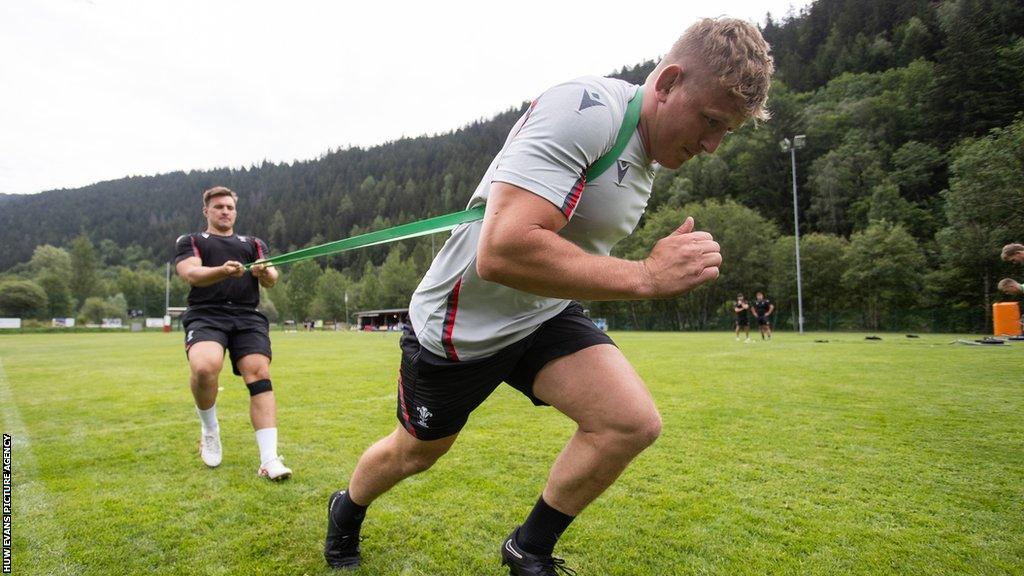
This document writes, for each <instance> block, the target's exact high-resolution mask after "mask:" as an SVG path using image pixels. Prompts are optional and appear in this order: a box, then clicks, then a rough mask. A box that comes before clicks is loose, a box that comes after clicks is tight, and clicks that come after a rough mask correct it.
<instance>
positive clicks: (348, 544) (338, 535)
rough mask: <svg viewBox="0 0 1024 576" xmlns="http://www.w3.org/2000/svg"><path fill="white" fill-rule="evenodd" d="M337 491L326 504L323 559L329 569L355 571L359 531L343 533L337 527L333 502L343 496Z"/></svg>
mask: <svg viewBox="0 0 1024 576" xmlns="http://www.w3.org/2000/svg"><path fill="white" fill-rule="evenodd" d="M344 493H345V491H344V490H338V491H337V492H335V493H334V494H331V499H330V500H329V501H328V502H327V539H326V540H325V541H324V559H325V560H327V565H328V566H330V567H331V568H343V569H350V570H351V569H355V568H358V567H359V530H356V531H354V532H353V531H348V532H346V531H343V530H342V529H341V528H339V527H338V519H337V518H336V515H337V513H338V511H337V510H335V509H334V504H335V502H337V501H338V498H340V497H341V495H342V494H344Z"/></svg>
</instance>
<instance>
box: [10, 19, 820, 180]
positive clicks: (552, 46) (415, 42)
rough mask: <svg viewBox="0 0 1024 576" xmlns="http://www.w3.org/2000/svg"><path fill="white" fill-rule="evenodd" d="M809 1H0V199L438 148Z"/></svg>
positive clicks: (759, 22) (761, 21) (760, 22)
mask: <svg viewBox="0 0 1024 576" xmlns="http://www.w3.org/2000/svg"><path fill="white" fill-rule="evenodd" d="M809 4H810V2H809V1H805V0H719V1H717V2H714V3H705V2H680V1H678V0H676V1H662V0H652V1H648V2H645V3H642V4H641V3H628V6H627V3H625V2H619V3H611V2H603V1H597V0H595V1H591V2H556V1H553V0H547V1H538V0H517V1H515V2H502V3H498V2H486V1H479V0H478V1H475V2H462V1H459V2H444V1H442V0H438V1H436V2H423V1H419V2H405V1H400V2H396V1H383V0H378V1H376V2H372V1H371V2H354V3H348V2H338V1H306V0H293V1H287V2H282V1H274V2H270V1H263V0H252V1H245V2H241V1H238V2H236V1H223V0H206V1H192V0H177V1H173V2H171V1H164V0H153V1H138V0H32V1H29V2H22V1H16V0H12V1H7V2H0V193H7V194H29V193H35V192H41V191H45V190H51V189H56V188H77V187H80V186H86V185H88V184H92V183H95V182H99V181H103V180H113V179H117V178H122V177H125V176H132V175H135V176H143V175H151V174H159V173H165V172H171V171H175V170H185V171H188V170H206V169H211V168H219V167H230V168H241V167H244V166H251V165H254V164H259V163H261V162H262V161H263V160H269V161H271V162H293V161H295V160H309V159H314V158H317V157H319V156H321V155H323V154H324V153H326V152H328V151H330V150H336V149H339V148H345V147H348V146H362V147H369V146H374V145H377V144H383V143H386V142H389V141H393V140H396V139H398V138H402V137H403V136H408V137H415V136H420V135H424V134H438V133H444V132H448V131H451V130H455V129H458V128H460V127H462V126H465V125H467V124H469V123H471V122H473V121H475V120H480V119H487V118H490V117H492V116H494V115H495V114H497V113H499V112H501V111H504V110H507V109H508V108H510V107H513V106H518V105H519V104H520V103H522V102H524V101H528V100H532V99H533V98H535V97H536V96H537V95H539V94H540V93H541V92H543V91H544V90H545V89H546V88H548V87H549V86H552V85H554V84H557V83H559V82H563V81H565V80H569V79H572V78H575V77H578V76H584V75H590V74H592V75H605V74H608V73H610V72H613V71H615V70H619V69H621V68H622V67H623V66H630V65H634V64H638V63H640V62H643V61H644V60H649V59H657V58H658V57H659V56H660V55H662V54H664V53H665V52H666V51H667V50H668V48H669V46H671V44H672V42H674V41H675V39H676V38H677V37H678V36H679V35H680V34H681V33H682V31H683V30H684V29H685V28H686V27H687V26H688V25H689V24H691V23H693V22H694V21H695V20H696V19H697V18H700V17H705V16H720V15H728V16H733V17H738V18H743V19H746V20H749V21H752V22H755V23H758V24H763V23H764V19H765V15H766V13H768V12H771V14H772V17H773V18H774V19H775V20H780V19H781V18H783V17H785V16H786V15H788V14H795V13H798V12H799V11H800V10H801V9H802V8H805V7H806V6H807V5H809ZM641 5H642V6H643V7H644V8H643V10H641V9H639V8H638V7H639V6H641Z"/></svg>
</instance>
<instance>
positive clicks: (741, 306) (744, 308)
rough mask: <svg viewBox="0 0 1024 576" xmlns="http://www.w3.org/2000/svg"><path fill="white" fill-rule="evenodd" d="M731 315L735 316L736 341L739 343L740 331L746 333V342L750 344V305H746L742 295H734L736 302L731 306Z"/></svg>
mask: <svg viewBox="0 0 1024 576" xmlns="http://www.w3.org/2000/svg"><path fill="white" fill-rule="evenodd" d="M732 311H733V314H736V341H737V342H739V341H740V329H741V328H742V329H743V331H744V332H745V333H746V338H747V339H746V340H744V342H750V304H748V303H747V300H746V298H744V297H743V294H737V295H736V302H734V303H733V306H732Z"/></svg>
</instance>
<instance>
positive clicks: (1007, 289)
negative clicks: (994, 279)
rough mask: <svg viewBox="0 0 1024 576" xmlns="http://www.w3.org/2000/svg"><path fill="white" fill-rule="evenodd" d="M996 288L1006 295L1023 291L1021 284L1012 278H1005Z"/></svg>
mask: <svg viewBox="0 0 1024 576" xmlns="http://www.w3.org/2000/svg"><path fill="white" fill-rule="evenodd" d="M996 287H997V288H999V291H1000V292H1003V293H1005V294H1016V293H1017V292H1020V289H1021V288H1020V284H1018V283H1017V281H1016V280H1014V279H1012V278H1003V279H1002V280H1000V281H999V284H996Z"/></svg>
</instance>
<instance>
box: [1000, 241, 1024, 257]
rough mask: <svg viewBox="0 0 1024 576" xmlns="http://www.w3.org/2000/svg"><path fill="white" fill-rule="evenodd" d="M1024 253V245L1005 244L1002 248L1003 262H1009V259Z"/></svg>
mask: <svg viewBox="0 0 1024 576" xmlns="http://www.w3.org/2000/svg"><path fill="white" fill-rule="evenodd" d="M1021 252H1024V244H1007V245H1006V246H1003V260H1005V261H1009V260H1010V258H1012V257H1014V256H1016V255H1017V254H1020V253H1021Z"/></svg>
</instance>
